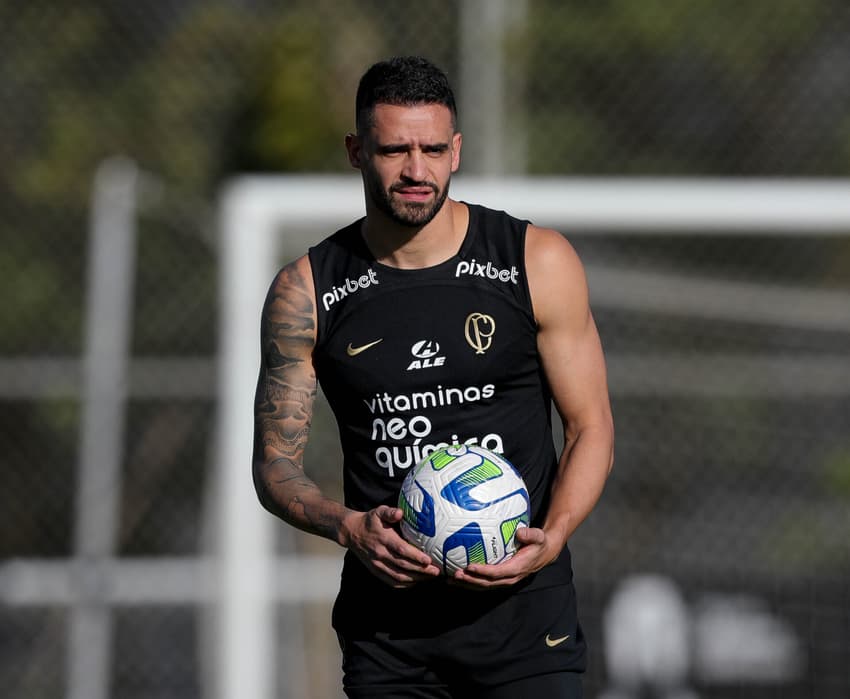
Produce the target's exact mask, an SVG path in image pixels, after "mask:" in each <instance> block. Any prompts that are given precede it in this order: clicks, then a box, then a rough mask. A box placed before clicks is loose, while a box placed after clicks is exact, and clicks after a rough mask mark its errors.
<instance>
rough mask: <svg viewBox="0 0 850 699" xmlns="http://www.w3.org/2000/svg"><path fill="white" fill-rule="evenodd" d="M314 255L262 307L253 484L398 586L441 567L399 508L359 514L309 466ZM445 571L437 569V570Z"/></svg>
mask: <svg viewBox="0 0 850 699" xmlns="http://www.w3.org/2000/svg"><path fill="white" fill-rule="evenodd" d="M314 299H315V292H314V289H313V281H312V273H311V270H310V261H309V258H308V257H307V256H304V257H301V258H299V259H298V260H296V261H295V262H293V263H291V264H289V265H287V266H286V267H284V268H283V269H282V270H281V271H280V272H279V273H278V275H277V277H276V278H275V280H274V282H273V283H272V285H271V287H270V289H269V292H268V295H267V296H266V301H265V304H264V306H263V315H262V329H261V343H262V348H261V350H262V354H261V359H260V375H259V379H258V381H257V391H256V396H255V401H254V457H253V473H254V485H255V487H256V489H257V495H258V497H259V499H260V502H261V503H262V505H263V506H264V507H265V508H266V509H267V510H268V511H269V512H271V513H272V514H274V515H277V516H278V517H280V518H281V519H283V520H284V521H286V522H288V523H289V524H291V525H293V526H295V527H297V528H298V529H301V530H303V531H306V532H309V533H311V534H317V535H319V536H323V537H325V538H327V539H330V540H332V541H336V542H337V543H338V544H340V545H341V546H344V547H346V548H349V549H351V550H352V551H353V552H354V553H355V554H356V555H357V556H358V557H359V558H360V559H361V560H362V561H363V562H364V563H365V564H366V565H367V567H369V568H370V570H372V572H373V573H374V574H375V575H376V576H378V577H379V578H381V579H382V580H384V582H386V583H387V584H390V585H394V586H406V585H409V584H411V583H413V582H415V581H416V580H419V579H421V578H422V577H431V576H432V575H434V574H435V571H436V567H435V566H434V565H433V564H431V563H430V559H428V557H427V556H426V555H425V554H423V553H422V552H421V551H418V550H417V549H415V548H414V547H412V546H410V544H408V543H407V542H405V541H404V540H403V539H402V538H401V537H400V536H399V534H398V533H397V532H396V531H395V525H396V524H397V522H398V521H399V520H400V518H401V512H400V510H398V508H393V507H387V506H379V507H377V508H375V509H374V510H370V511H369V512H356V511H354V510H350V509H349V508H347V507H345V506H344V505H343V504H342V503H339V502H337V501H336V500H333V499H331V498H328V497H326V496H325V495H324V494H323V493H322V491H321V489H320V488H319V487H318V486H317V485H316V483H315V482H313V480H311V479H310V478H309V477H308V476H307V475H306V473H305V472H304V463H303V458H304V448H305V446H306V444H307V438H308V436H309V433H310V423H311V421H312V418H313V401H314V400H315V397H316V388H317V381H316V372H315V369H314V367H313V349H314V347H315V343H316V309H315V303H314ZM437 572H438V571H437Z"/></svg>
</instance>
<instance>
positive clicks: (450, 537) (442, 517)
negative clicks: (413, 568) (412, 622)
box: [398, 444, 530, 575]
mask: <svg viewBox="0 0 850 699" xmlns="http://www.w3.org/2000/svg"><path fill="white" fill-rule="evenodd" d="M398 506H399V507H400V508H401V510H402V512H403V513H404V518H403V519H402V520H401V524H400V529H401V533H402V535H403V536H404V538H405V539H407V540H408V541H409V542H410V543H412V544H414V545H415V546H417V547H419V548H421V549H422V550H423V551H425V553H427V554H428V555H429V556H431V559H432V560H433V561H434V563H436V564H437V565H438V566H439V567H440V568H442V570H443V572H444V573H446V574H449V575H450V574H452V573H453V572H455V571H456V570H462V569H463V568H465V567H466V566H467V565H469V564H470V563H499V562H500V561H504V560H506V559H508V558H510V557H511V556H513V554H514V553H515V552H516V548H517V547H516V542H515V534H516V530H517V529H518V528H519V527H527V526H528V523H529V519H530V503H529V498H528V489H527V488H526V486H525V483H524V482H523V480H522V476H520V475H519V473H517V471H516V469H515V468H514V467H513V465H512V464H511V463H510V462H509V461H508V460H507V459H506V458H504V457H503V456H499V455H498V454H495V453H494V452H492V451H489V450H487V449H484V448H483V447H479V446H476V445H464V444H461V445H457V444H456V445H454V446H451V447H445V448H443V449H438V450H437V451H435V452H433V453H431V454H430V455H429V456H427V457H425V458H424V459H422V461H420V462H419V463H418V464H417V465H416V466H415V467H414V468H413V469H411V471H410V472H409V473H408V474H407V477H406V478H405V479H404V482H403V483H402V486H401V492H400V493H399V498H398Z"/></svg>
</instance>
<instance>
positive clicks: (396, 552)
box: [344, 505, 440, 587]
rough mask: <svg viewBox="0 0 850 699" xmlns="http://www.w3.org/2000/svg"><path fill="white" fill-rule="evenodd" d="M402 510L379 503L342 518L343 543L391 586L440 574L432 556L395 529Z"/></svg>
mask: <svg viewBox="0 0 850 699" xmlns="http://www.w3.org/2000/svg"><path fill="white" fill-rule="evenodd" d="M401 518H402V512H401V510H400V509H399V508H397V507H388V506H387V505H380V506H379V507H376V508H375V509H373V510H369V511H368V512H352V513H351V514H350V515H349V516H347V517H346V518H345V521H344V530H345V533H346V537H345V546H346V547H347V548H349V549H350V550H351V551H352V552H353V553H354V554H355V555H356V556H357V557H358V558H359V559H360V560H361V561H362V562H363V564H364V565H365V566H366V567H367V568H368V569H369V571H370V572H371V573H372V574H373V575H375V576H376V577H377V578H379V579H380V580H382V581H383V582H384V583H386V584H387V585H390V586H392V587H411V586H413V585H415V584H416V583H418V582H421V581H423V580H428V579H431V578H434V577H436V576H438V575H440V569H439V568H438V567H437V566H436V565H434V562H433V561H432V560H431V557H430V556H429V555H428V554H427V553H424V552H423V551H420V550H419V549H418V548H416V547H415V546H413V545H412V544H410V543H408V542H407V541H405V540H404V539H403V538H402V536H401V534H399V532H398V530H397V528H396V527H397V525H398V523H399V522H400V521H401Z"/></svg>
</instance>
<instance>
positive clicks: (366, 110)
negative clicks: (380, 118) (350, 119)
mask: <svg viewBox="0 0 850 699" xmlns="http://www.w3.org/2000/svg"><path fill="white" fill-rule="evenodd" d="M376 104H393V105H397V106H404V107H412V106H414V105H418V104H442V105H444V106H445V107H448V108H449V111H450V112H451V114H452V127H453V128H456V126H457V107H456V106H455V97H454V93H452V88H451V85H450V84H449V79H448V77H446V74H445V73H444V72H443V71H442V70H440V69H439V68H438V67H437V66H435V65H434V64H433V63H431V62H430V61H429V60H427V59H425V58H422V57H421V56H396V57H395V58H390V59H387V60H385V61H380V62H378V63H375V64H374V65H373V66H372V67H371V68H369V70H367V71H366V72H365V73H364V74H363V77H362V78H360V84H359V85H358V87H357V98H356V100H355V120H356V124H357V131H358V133H362V131H363V130H364V129H366V128H368V127H369V126H370V125H371V124H372V112H373V110H374V108H375V105H376Z"/></svg>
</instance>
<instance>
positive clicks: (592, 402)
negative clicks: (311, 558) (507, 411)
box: [456, 226, 614, 587]
mask: <svg viewBox="0 0 850 699" xmlns="http://www.w3.org/2000/svg"><path fill="white" fill-rule="evenodd" d="M526 270H527V274H528V280H529V287H530V289H531V297H532V304H533V307H534V314H535V318H536V320H537V325H538V339H537V345H538V351H539V354H540V358H541V361H542V364H543V369H544V371H545V374H546V378H547V381H548V382H549V386H550V389H551V391H552V395H553V397H554V401H555V407H556V408H557V410H558V413H559V414H560V416H561V419H562V420H563V423H564V450H563V452H562V453H561V456H560V460H559V464H558V470H557V473H556V474H555V479H554V481H553V483H552V493H551V500H550V504H549V509H548V511H547V513H546V517H545V521H544V523H543V526H542V528H532V527H528V528H522V529H518V530H517V534H516V537H517V543H518V544H519V545H520V548H519V550H518V551H517V553H516V554H515V555H514V556H513V558H511V559H509V560H507V561H505V562H503V563H499V564H497V565H470V566H469V567H468V568H467V569H466V570H465V571H462V572H461V573H458V574H457V576H456V580H457V581H458V582H461V583H466V584H469V585H473V586H476V587H478V586H481V587H491V586H502V585H511V584H514V583H516V582H518V581H520V580H522V579H523V578H524V577H526V576H528V575H530V574H531V573H534V572H536V571H538V570H540V569H541V568H542V567H543V566H545V565H547V564H549V563H551V562H552V561H554V560H555V558H557V557H558V555H559V554H560V553H561V551H562V550H563V548H564V546H565V545H566V544H567V541H568V540H569V538H570V537H571V536H572V534H573V532H575V530H576V529H577V528H578V526H579V525H580V524H581V523H582V522H583V521H584V520H585V518H586V517H587V516H588V515H589V514H590V512H591V510H592V509H593V507H594V506H595V505H596V502H597V501H598V500H599V497H600V495H601V494H602V489H603V487H604V485H605V480H606V479H607V477H608V474H609V473H610V471H611V467H612V464H613V459H614V457H613V454H614V426H613V419H612V416H611V406H610V402H609V399H608V384H607V378H606V369H605V359H604V355H603V352H602V344H601V342H600V339H599V333H598V332H597V330H596V324H595V323H594V321H593V316H592V314H591V312H590V306H589V302H588V290H587V280H586V277H585V273H584V268H583V266H582V264H581V261H580V260H579V258H578V255H577V254H576V252H575V250H574V249H573V247H572V246H571V245H570V244H569V243H568V242H567V240H566V239H565V238H564V237H563V236H562V235H561V234H560V233H558V232H556V231H553V230H550V229H545V228H537V227H536V226H529V229H528V233H527V239H526Z"/></svg>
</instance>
